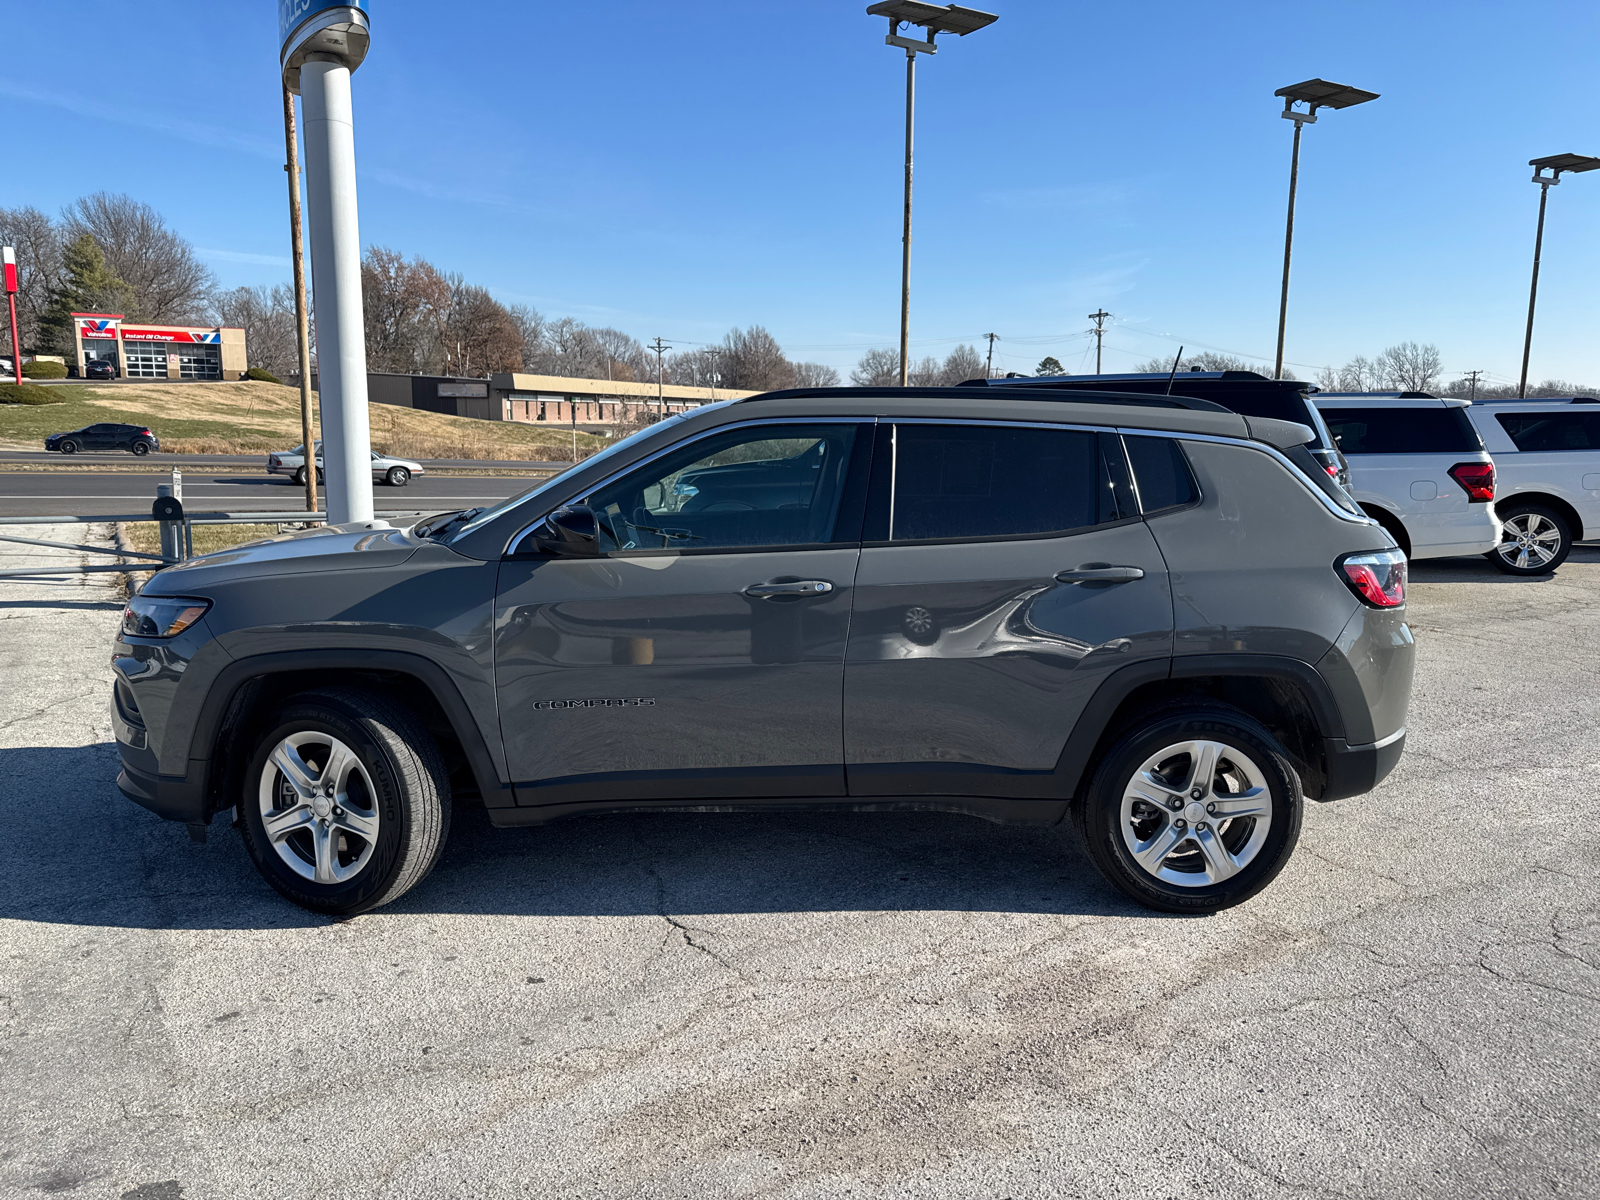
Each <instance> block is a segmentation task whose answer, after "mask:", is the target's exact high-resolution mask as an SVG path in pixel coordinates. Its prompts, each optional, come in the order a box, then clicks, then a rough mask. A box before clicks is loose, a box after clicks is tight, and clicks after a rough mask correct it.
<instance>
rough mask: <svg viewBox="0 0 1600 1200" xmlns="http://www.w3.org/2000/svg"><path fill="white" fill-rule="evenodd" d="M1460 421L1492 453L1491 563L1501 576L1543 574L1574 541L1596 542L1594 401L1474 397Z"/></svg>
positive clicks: (1599, 423)
mask: <svg viewBox="0 0 1600 1200" xmlns="http://www.w3.org/2000/svg"><path fill="white" fill-rule="evenodd" d="M1467 416H1468V417H1469V418H1470V419H1471V421H1472V424H1473V426H1474V427H1475V428H1476V429H1477V431H1478V433H1479V434H1480V435H1482V437H1483V444H1484V445H1485V446H1486V447H1487V448H1488V450H1489V453H1490V454H1492V455H1493V456H1494V465H1495V495H1496V497H1497V498H1496V500H1495V504H1494V507H1495V512H1496V513H1497V514H1498V515H1499V517H1500V520H1501V521H1502V522H1504V524H1505V536H1504V538H1503V539H1502V540H1501V542H1500V544H1499V545H1498V546H1496V547H1495V548H1494V550H1492V551H1490V553H1489V554H1488V559H1489V561H1490V562H1492V563H1494V565H1495V566H1497V567H1499V568H1500V569H1501V570H1502V571H1504V572H1506V573H1507V574H1508V575H1544V574H1547V573H1549V572H1551V571H1554V570H1555V569H1556V568H1557V567H1559V566H1560V565H1561V564H1562V563H1564V562H1566V561H1567V555H1569V554H1571V553H1572V544H1573V543H1574V542H1576V541H1581V540H1583V539H1585V538H1596V537H1600V401H1596V400H1595V399H1593V398H1591V397H1589V396H1579V397H1576V398H1573V399H1563V400H1480V401H1478V402H1477V403H1475V404H1474V405H1472V407H1471V408H1469V409H1467Z"/></svg>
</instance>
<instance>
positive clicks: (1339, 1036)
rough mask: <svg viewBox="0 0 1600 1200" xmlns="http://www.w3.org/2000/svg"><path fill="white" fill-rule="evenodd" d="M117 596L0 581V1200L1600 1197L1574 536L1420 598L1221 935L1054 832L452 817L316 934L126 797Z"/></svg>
mask: <svg viewBox="0 0 1600 1200" xmlns="http://www.w3.org/2000/svg"><path fill="white" fill-rule="evenodd" d="M15 532H17V533H19V534H22V535H23V536H39V537H46V538H60V537H62V536H63V534H62V533H61V531H60V530H54V531H52V530H44V529H41V530H39V531H37V532H35V533H33V534H29V532H28V529H27V528H18V529H16V530H15ZM83 532H84V531H80V532H79V533H78V534H72V535H67V536H82V535H83ZM87 532H88V533H89V534H90V535H93V534H94V533H95V532H96V531H94V530H89V531H87ZM104 532H105V531H103V530H101V531H99V533H100V534H102V535H103V534H104ZM32 553H34V552H31V551H27V550H25V549H23V548H22V547H17V546H11V547H9V548H5V547H0V563H3V565H6V566H19V565H24V564H26V563H28V562H30V561H35V560H33V559H31V558H30V555H31V554H32ZM37 553H39V554H41V555H43V554H49V553H51V552H48V551H39V552H37ZM114 578H115V577H114V576H105V575H102V576H88V577H80V578H77V579H69V580H67V581H65V582H63V583H59V584H55V583H42V582H41V583H35V582H29V583H9V582H8V583H4V584H0V589H3V590H0V645H3V646H4V648H5V653H4V656H3V658H0V780H4V784H3V786H0V866H3V869H0V1078H3V1079H4V1081H5V1083H4V1088H3V1090H0V1194H5V1195H16V1196H29V1195H47V1194H54V1195H68V1196H83V1197H130V1196H131V1197H135V1198H136V1200H174V1198H177V1197H182V1198H183V1200H211V1198H224V1197H227V1198H232V1197H239V1198H244V1197H252V1198H253V1197H269V1196H270V1197H330V1198H331V1197H338V1198H340V1200H344V1198H365V1197H430V1198H433V1197H512V1196H515V1197H591V1196H592V1197H639V1198H645V1197H650V1198H657V1197H684V1198H689V1197H695V1198H701V1197H724V1196H726V1197H734V1196H763V1197H779V1198H791V1197H792V1198H801V1197H806V1198H811V1197H818V1198H820V1197H839V1196H854V1197H897V1198H898V1197H906V1198H910V1197H930V1196H941V1197H943V1196H949V1197H994V1198H997V1200H998V1198H1000V1197H1014V1198H1017V1200H1021V1198H1022V1197H1061V1196H1088V1197H1152V1198H1154V1197H1189V1196H1217V1197H1240V1196H1248V1197H1330V1196H1335V1197H1337V1196H1345V1197H1355V1196H1360V1197H1367V1196H1383V1197H1391V1196H1406V1197H1460V1196H1465V1195H1471V1196H1474V1197H1524V1196H1527V1197H1535V1196H1538V1197H1552V1196H1553V1197H1578V1196H1592V1195H1594V1194H1595V1188H1596V1184H1595V1182H1594V1160H1595V1155H1596V1152H1597V1150H1600V1122H1597V1118H1596V1112H1595V1097H1596V1095H1600V1060H1597V1055H1596V1051H1595V1043H1594V1030H1595V1028H1596V1023H1597V1020H1600V887H1597V886H1596V874H1595V863H1596V861H1597V860H1600V786H1597V784H1596V779H1597V778H1600V736H1597V733H1600V704H1597V703H1596V680H1597V679H1600V605H1597V604H1596V602H1595V597H1596V595H1597V593H1600V549H1596V548H1593V547H1581V548H1579V549H1578V550H1577V551H1576V552H1575V553H1574V555H1573V557H1572V559H1571V561H1569V562H1568V563H1567V565H1566V566H1564V567H1563V568H1562V570H1561V572H1560V573H1559V575H1558V576H1557V577H1556V578H1554V579H1553V580H1549V581H1538V582H1524V581H1515V580H1511V579H1509V578H1507V577H1506V576H1503V575H1500V574H1499V573H1498V572H1496V571H1494V570H1493V569H1492V568H1491V567H1489V565H1488V564H1487V563H1485V562H1483V561H1482V560H1478V559H1463V560H1452V561H1450V562H1447V563H1445V564H1442V565H1437V564H1429V563H1424V564H1421V565H1418V566H1416V567H1414V569H1413V590H1412V599H1411V608H1410V618H1411V622H1412V625H1413V627H1414V629H1415V630H1416V632H1417V641H1418V650H1419V661H1418V675H1417V688H1416V694H1415V698H1414V700H1413V705H1412V715H1411V720H1410V736H1409V739H1408V749H1407V753H1406V756H1405V757H1404V759H1403V760H1402V762H1401V764H1400V767H1399V768H1398V770H1397V771H1396V772H1395V774H1394V775H1393V776H1391V778H1390V779H1389V780H1388V781H1387V782H1386V783H1385V784H1384V785H1383V786H1382V787H1381V788H1380V790H1378V791H1377V792H1376V793H1374V794H1372V795H1370V796H1367V797H1364V798H1360V799H1356V800H1350V801H1344V802H1341V803H1338V804H1335V805H1329V806H1311V807H1310V809H1309V811H1308V812H1307V814H1306V818H1305V825H1304V832H1303V833H1302V836H1301V840H1300V846H1299V849H1298V851H1297V853H1296V854H1295V857H1294V859H1293V860H1292V862H1291V863H1290V865H1289V867H1288V869H1287V870H1286V871H1285V873H1284V874H1283V875H1282V876H1281V877H1280V878H1279V879H1278V881H1277V882H1276V883H1275V884H1273V886H1272V887H1270V888H1269V889H1268V890H1267V891H1266V892H1265V893H1263V894H1262V895H1261V896H1259V897H1257V898H1256V899H1255V900H1253V901H1251V902H1249V903H1248V904H1246V905H1244V906H1242V907H1240V908H1237V909H1234V910H1231V911H1229V912H1227V913H1224V914H1222V915H1219V916H1214V917H1209V918H1203V919H1195V918H1175V917H1164V916H1158V915H1154V914H1151V913H1149V912H1147V911H1145V910H1142V909H1139V908H1136V907H1134V906H1132V905H1131V904H1128V903H1126V902H1124V901H1122V900H1121V899H1119V898H1118V897H1117V896H1116V895H1115V894H1113V893H1112V892H1110V891H1109V889H1108V888H1107V887H1106V886H1105V885H1104V884H1102V883H1101V881H1100V880H1099V878H1098V877H1097V876H1096V875H1095V874H1094V871H1093V869H1092V868H1091V867H1090V866H1089V864H1088V863H1087V861H1086V860H1085V859H1084V858H1083V857H1082V856H1081V855H1080V854H1079V853H1078V851H1077V850H1076V849H1075V848H1074V847H1073V845H1072V844H1071V842H1070V840H1069V839H1068V838H1067V837H1066V836H1065V835H1064V834H1062V833H1060V832H1057V831H1051V830H1037V829H1012V828H1001V827H997V826H992V825H988V824H985V823H983V822H980V821H977V820H973V819H970V818H962V817H955V816H938V815H923V814H910V815H890V814H882V815H870V816H861V815H840V816H837V817H833V816H816V815H805V816H728V815H703V816H702V815H689V816H666V815H658V816H629V817H611V818H595V819H587V820H581V821H573V822H569V823H567V824H565V825H561V826H556V827H551V828H547V829H542V830H517V831H495V830H492V829H490V828H489V826H488V824H487V821H486V820H485V819H484V817H483V815H482V812H481V810H474V809H471V808H466V807H462V808H461V809H459V810H458V811H457V813H456V825H455V829H454V832H453V834H452V840H451V843H450V845H449V848H448V849H447V851H446V855H445V858H444V860H443V862H442V864H441V866H440V868H439V869H438V870H437V871H436V872H435V874H434V875H433V876H432V877H431V878H430V879H429V880H427V881H426V882H424V883H423V884H422V885H421V886H419V887H418V888H416V889H415V890H414V891H412V892H411V893H410V894H408V895H407V896H406V897H404V898H403V899H402V900H401V901H400V902H399V903H397V904H395V905H393V906H392V907H390V908H386V909H383V910H380V911H379V912H377V913H374V914H369V915H367V916H363V917H359V918H356V919H354V920H349V921H329V920H327V919H323V918H317V917H313V916H311V915H309V914H307V913H305V912H302V911H300V910H298V909H295V908H292V907H290V906H289V905H287V904H286V903H284V902H283V901H281V900H279V899H278V898H277V897H276V895H274V894H273V893H272V892H270V891H269V890H268V889H267V887H266V885H265V884H264V883H262V882H261V881H260V880H259V879H258V877H257V876H256V875H255V873H254V871H253V869H252V868H251V867H250V865H249V862H248V861H247V859H246V856H245V853H244V851H243V848H242V847H241V845H240V843H239V841H238V838H237V836H236V835H235V834H233V833H232V832H231V831H225V830H221V829H214V830H213V834H212V837H211V840H210V841H209V842H208V843H207V844H205V845H194V844H191V843H190V841H189V839H188V837H187V835H186V834H185V832H184V830H183V829H181V828H178V827H173V826H167V825H164V824H162V823H161V822H160V821H158V820H156V819H155V818H154V817H152V816H150V815H149V814H147V813H145V812H143V811H142V810H140V809H138V808H136V807H135V806H134V805H132V804H131V803H129V802H128V801H126V800H124V799H122V797H121V796H120V795H119V794H118V793H117V791H116V788H115V786H114V785H113V779H114V776H115V772H116V767H115V751H114V748H113V746H112V742H111V732H110V725H109V720H108V717H107V711H106V697H107V694H108V689H109V679H110V671H109V666H108V663H107V655H106V649H107V645H108V643H109V640H110V635H111V630H112V628H113V625H114V622H115V620H116V617H117V612H118V608H119V605H118V603H117V601H116V599H115V597H114V593H113V589H114V584H113V582H112V580H113V579H114Z"/></svg>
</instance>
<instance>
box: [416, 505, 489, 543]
mask: <svg viewBox="0 0 1600 1200" xmlns="http://www.w3.org/2000/svg"><path fill="white" fill-rule="evenodd" d="M483 511H484V509H483V506H482V505H479V506H478V507H477V508H463V509H461V510H460V511H459V512H453V513H440V514H439V515H438V516H437V517H434V518H433V519H432V520H431V521H428V522H425V523H424V524H421V525H418V526H417V527H416V529H415V530H414V532H415V533H416V535H417V536H418V537H424V538H437V537H440V536H441V535H443V534H444V533H445V531H446V530H448V529H450V528H451V527H452V526H455V525H461V524H465V523H466V522H468V521H470V520H472V518H473V517H475V516H477V515H478V514H479V513H481V512H483Z"/></svg>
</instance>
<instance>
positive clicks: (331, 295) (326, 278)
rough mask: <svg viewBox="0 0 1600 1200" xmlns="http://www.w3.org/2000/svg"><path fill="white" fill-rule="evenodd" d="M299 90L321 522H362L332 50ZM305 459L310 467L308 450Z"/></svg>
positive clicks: (350, 211)
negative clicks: (323, 506) (323, 508)
mask: <svg viewBox="0 0 1600 1200" xmlns="http://www.w3.org/2000/svg"><path fill="white" fill-rule="evenodd" d="M300 96H301V99H302V102H303V103H304V104H305V109H306V111H305V118H306V135H305V136H306V202H307V208H308V209H309V210H310V211H309V216H310V221H309V224H310V226H311V281H312V287H313V288H314V290H315V292H316V297H317V382H318V383H319V384H320V385H321V386H320V387H319V389H318V391H319V393H320V395H321V397H322V450H323V455H322V457H323V464H324V465H323V470H324V479H325V482H326V485H327V502H328V522H329V524H334V525H342V524H345V523H346V522H366V521H371V520H372V465H371V459H372V434H371V430H370V428H369V426H368V417H367V351H366V345H365V336H366V331H365V329H364V328H363V321H362V314H361V231H360V228H359V226H358V222H357V218H356V148H355V125H354V117H353V113H352V110H351V102H350V68H349V67H347V66H345V65H344V64H343V63H342V62H340V61H339V60H337V59H335V58H334V57H333V56H332V55H328V54H313V55H311V56H310V57H309V58H308V59H307V60H306V62H305V63H304V65H302V66H301V68H300ZM307 449H308V451H310V450H311V449H312V448H311V447H307ZM310 465H311V469H312V470H315V469H316V460H315V457H314V456H312V457H311V460H310Z"/></svg>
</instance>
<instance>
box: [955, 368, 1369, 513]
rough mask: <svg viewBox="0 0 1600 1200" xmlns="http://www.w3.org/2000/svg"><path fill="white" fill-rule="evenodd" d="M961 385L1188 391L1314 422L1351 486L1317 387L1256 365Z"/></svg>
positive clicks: (1312, 447)
mask: <svg viewBox="0 0 1600 1200" xmlns="http://www.w3.org/2000/svg"><path fill="white" fill-rule="evenodd" d="M961 386H962V387H1027V388H1034V387H1042V388H1050V389H1051V390H1053V391H1060V390H1071V391H1079V390H1089V391H1106V392H1137V393H1139V394H1141V395H1159V396H1188V397H1190V398H1192V399H1196V400H1209V401H1211V402H1212V403H1213V404H1217V405H1220V406H1221V407H1223V408H1225V409H1227V410H1228V411H1229V412H1236V413H1239V414H1240V415H1241V416H1246V417H1270V418H1272V419H1273V420H1275V421H1298V422H1299V423H1300V424H1302V425H1307V426H1310V428H1311V430H1312V431H1313V432H1314V433H1315V434H1316V437H1315V438H1314V439H1313V440H1312V441H1311V442H1309V443H1307V447H1306V448H1307V449H1308V450H1309V451H1310V453H1311V456H1312V457H1313V458H1315V459H1316V460H1317V461H1318V462H1320V463H1321V464H1322V466H1323V469H1324V470H1326V471H1327V473H1328V474H1329V475H1331V476H1332V477H1333V478H1335V479H1337V480H1338V481H1339V484H1340V486H1341V487H1348V486H1349V483H1350V471H1349V467H1348V465H1347V464H1346V463H1345V461H1344V456H1343V455H1342V454H1340V453H1339V447H1338V446H1337V445H1335V444H1334V440H1333V435H1332V434H1331V433H1330V432H1329V431H1328V427H1327V426H1326V425H1325V424H1324V423H1323V420H1322V416H1321V414H1320V413H1319V412H1318V411H1317V406H1316V405H1315V404H1313V403H1312V402H1311V393H1313V392H1315V391H1316V390H1317V389H1316V388H1315V387H1313V386H1312V385H1311V384H1309V383H1305V382H1302V381H1301V380H1297V379H1268V378H1267V377H1266V376H1265V375H1259V374H1257V373H1256V372H1254V371H1200V370H1194V371H1179V372H1178V373H1177V374H1176V375H1174V374H1173V373H1171V372H1169V371H1157V372H1139V373H1134V374H1126V375H1039V376H1027V377H1016V376H1013V377H1012V378H1009V379H987V380H986V379H970V380H968V381H967V382H966V383H964V384H962V385H961Z"/></svg>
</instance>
